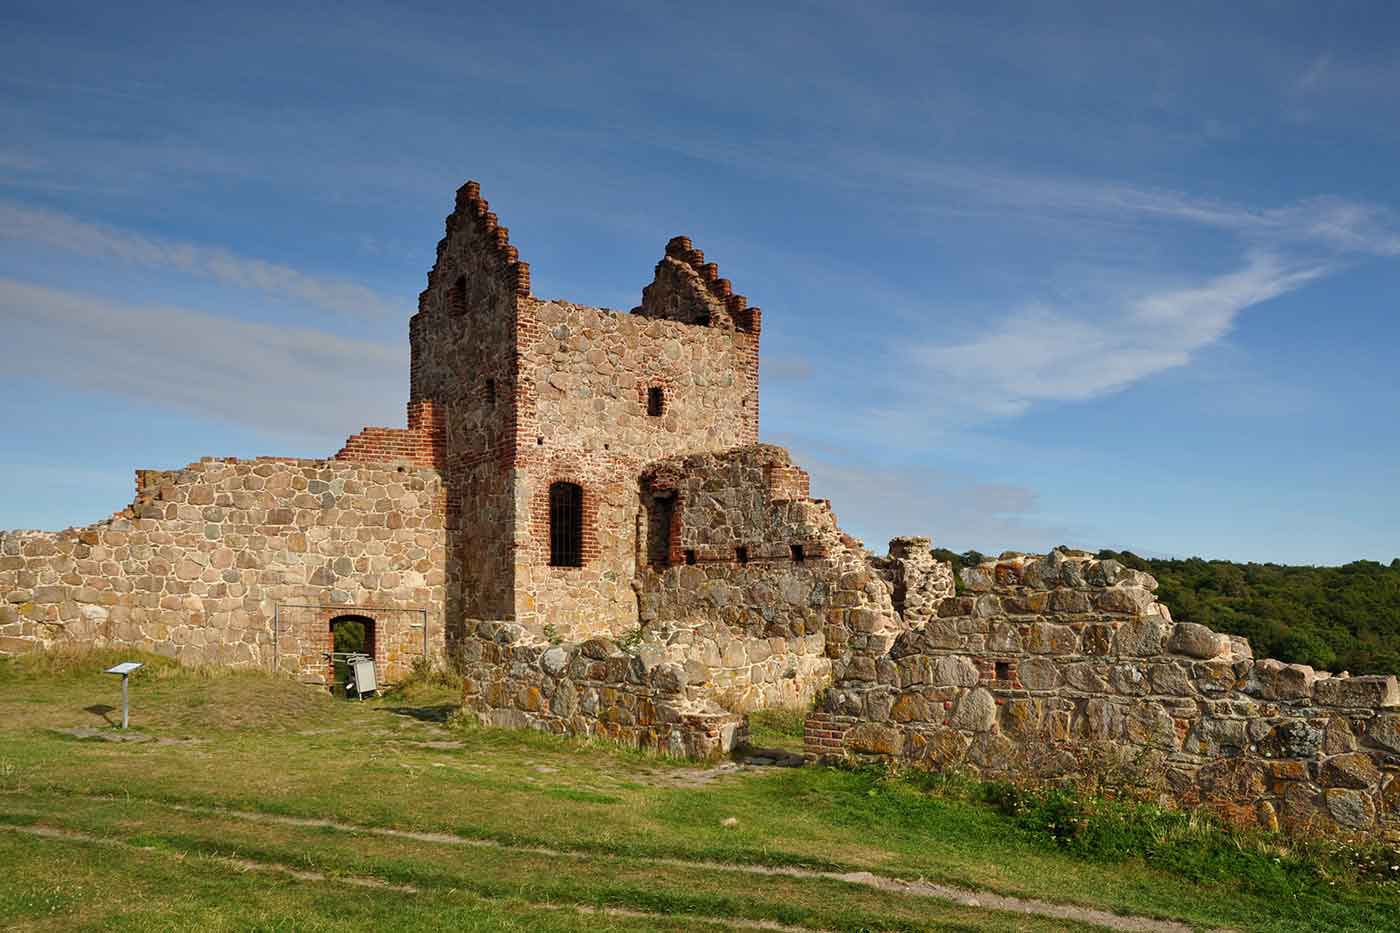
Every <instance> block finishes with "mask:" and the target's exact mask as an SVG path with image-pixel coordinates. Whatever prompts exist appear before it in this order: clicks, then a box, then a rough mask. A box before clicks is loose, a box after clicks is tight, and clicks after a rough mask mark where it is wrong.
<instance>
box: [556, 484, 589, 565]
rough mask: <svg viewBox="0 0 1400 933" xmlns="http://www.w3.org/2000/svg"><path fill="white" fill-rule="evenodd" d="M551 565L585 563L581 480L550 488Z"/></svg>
mask: <svg viewBox="0 0 1400 933" xmlns="http://www.w3.org/2000/svg"><path fill="white" fill-rule="evenodd" d="M549 564H550V566H551V567H582V566H583V487H582V486H580V485H578V484H577V483H555V484H553V485H552V486H550V487H549Z"/></svg>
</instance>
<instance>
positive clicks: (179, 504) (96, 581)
mask: <svg viewBox="0 0 1400 933" xmlns="http://www.w3.org/2000/svg"><path fill="white" fill-rule="evenodd" d="M442 498H443V484H442V480H441V477H440V476H439V474H438V473H437V472H436V471H433V470H428V469H419V468H413V467H410V466H408V465H407V464H398V465H392V464H379V465H368V464H360V463H354V462H349V461H343V460H329V461H326V460H283V459H270V458H269V459H259V460H220V459H213V458H206V459H204V460H201V461H199V462H198V463H193V464H190V465H189V466H187V467H185V468H184V469H181V470H169V471H157V470H139V471H137V495H136V498H135V501H134V502H133V503H132V504H131V505H130V506H129V507H128V508H126V509H124V510H123V511H121V512H118V513H117V514H116V515H114V516H112V517H111V518H109V519H107V520H106V521H103V522H98V523H97V524H94V525H90V526H88V527H86V528H79V529H68V530H66V531H60V532H33V531H17V532H3V533H0V652H3V653H7V654H9V653H19V652H24V651H31V650H35V649H40V648H56V647H61V646H65V645H83V646H95V647H117V648H133V649H140V650H145V651H151V652H154V653H157V654H163V655H167V656H169V657H173V658H175V659H177V660H179V661H181V662H182V663H186V664H213V665H220V666H229V667H246V668H262V669H269V670H270V669H272V668H273V666H274V663H276V666H277V667H279V668H280V669H282V670H284V671H286V672H288V673H292V674H296V675H299V676H303V677H305V678H306V679H310V680H318V681H323V680H324V677H325V669H324V668H323V667H322V666H321V659H320V654H321V652H322V651H325V650H326V649H327V647H328V646H329V643H330V631H329V616H328V617H326V618H325V619H322V620H319V621H318V622H315V623H311V622H306V621H304V620H305V619H306V617H307V613H306V612H304V611H295V612H294V611H290V610H289V612H288V618H287V620H285V621H284V620H282V619H281V618H278V620H277V621H278V623H279V626H278V629H279V630H278V631H277V632H275V633H274V615H279V616H280V613H279V612H278V610H277V607H278V606H279V605H287V606H291V605H294V604H295V605H316V606H367V607H371V608H369V609H365V610H359V609H356V610H349V609H347V610H346V612H347V613H348V614H355V615H361V616H366V617H368V618H370V619H371V620H372V621H374V622H375V624H376V629H377V633H378V635H379V639H378V644H377V648H378V651H379V653H380V655H381V658H380V660H381V663H382V664H383V665H384V667H383V668H382V672H381V677H382V678H383V679H384V680H386V681H392V680H395V679H397V678H399V677H401V676H402V675H403V674H404V673H406V672H407V670H408V667H409V665H410V664H411V663H412V661H413V659H414V658H416V657H419V656H421V655H422V652H423V631H422V629H421V628H419V627H417V624H421V619H422V616H421V614H419V613H414V612H409V611H406V610H415V609H424V610H427V617H428V624H429V629H428V631H429V638H430V644H429V650H430V652H431V653H434V654H440V653H441V650H442V644H443V626H442V617H443V613H442V593H443V583H444V573H443V561H444V555H445V548H444V540H443V502H442ZM377 610H382V612H377ZM415 623H417V624H415ZM274 658H275V659H276V661H275V662H274ZM308 659H314V660H310V661H309V660H308Z"/></svg>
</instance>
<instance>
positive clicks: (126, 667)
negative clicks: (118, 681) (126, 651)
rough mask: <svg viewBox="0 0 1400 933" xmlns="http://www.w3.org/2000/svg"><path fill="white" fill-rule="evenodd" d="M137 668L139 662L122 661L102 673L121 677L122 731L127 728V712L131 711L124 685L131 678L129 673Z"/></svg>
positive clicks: (139, 665)
mask: <svg viewBox="0 0 1400 933" xmlns="http://www.w3.org/2000/svg"><path fill="white" fill-rule="evenodd" d="M139 667H141V662H140V661H123V662H122V663H120V664H118V665H116V666H115V667H109V668H107V669H106V670H105V671H103V672H102V673H104V674H121V675H122V728H123V729H125V728H126V727H127V723H128V721H129V719H130V717H129V715H128V714H129V711H130V709H131V707H130V704H129V702H128V700H127V693H126V684H127V680H128V679H129V678H130V677H131V672H132V671H134V670H136V669H137V668H139Z"/></svg>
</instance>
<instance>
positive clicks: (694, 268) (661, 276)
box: [632, 236, 761, 333]
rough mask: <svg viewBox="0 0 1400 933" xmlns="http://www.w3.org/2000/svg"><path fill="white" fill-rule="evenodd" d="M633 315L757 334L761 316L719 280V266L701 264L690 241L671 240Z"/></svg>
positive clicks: (682, 238)
mask: <svg viewBox="0 0 1400 933" xmlns="http://www.w3.org/2000/svg"><path fill="white" fill-rule="evenodd" d="M632 313H633V314H641V315H645V316H648V317H661V318H667V319H669V320H675V321H681V322H683V323H686V324H700V325H707V326H711V327H714V326H720V327H732V328H734V329H735V330H740V331H744V332H746V333H757V332H758V329H759V322H760V320H761V312H760V311H759V309H758V308H751V307H749V302H748V299H747V298H746V297H744V296H743V295H739V294H735V292H734V285H733V283H732V282H730V281H729V279H724V278H720V274H719V266H718V265H717V264H716V263H713V262H706V261H705V253H704V251H703V250H699V249H696V248H695V246H694V244H692V243H691V241H690V237H687V236H675V237H671V239H670V241H669V242H667V244H666V254H665V255H664V256H662V258H661V261H660V262H658V263H657V264H656V277H655V278H654V279H653V280H652V283H651V284H650V285H648V286H647V287H646V288H644V289H642V303H641V305H640V306H638V307H636V308H633V309H632Z"/></svg>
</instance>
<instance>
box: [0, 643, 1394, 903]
mask: <svg viewBox="0 0 1400 933" xmlns="http://www.w3.org/2000/svg"><path fill="white" fill-rule="evenodd" d="M106 663H110V659H107V658H105V657H86V658H83V657H73V658H67V659H55V658H33V659H24V660H23V661H21V662H13V661H11V662H0V859H3V862H0V863H2V864H4V865H5V866H6V867H5V869H4V870H3V871H0V926H4V927H6V928H9V927H14V926H18V927H21V928H24V927H31V928H35V929H45V928H48V927H52V928H55V929H58V928H64V929H67V928H82V927H83V926H84V925H85V924H86V925H89V926H94V927H96V926H98V925H101V923H102V916H103V911H104V910H108V909H110V910H111V911H112V912H113V914H114V916H115V917H116V918H117V919H116V920H115V921H114V924H115V925H116V926H118V927H120V926H121V925H123V924H125V925H126V927H127V928H132V929H143V928H147V927H150V928H156V927H170V926H194V925H200V926H209V927H212V928H215V929H218V928H222V927H228V928H237V929H247V928H263V927H266V928H269V929H271V928H282V929H286V928H295V929H314V928H321V927H327V928H328V927H329V926H331V924H332V923H336V915H335V913H334V910H333V909H331V908H327V906H326V905H328V904H336V903H340V902H342V901H343V902H344V904H345V907H344V910H345V916H346V917H348V918H349V920H348V921H347V922H350V923H356V922H359V923H366V922H368V923H373V924H374V925H375V926H377V927H383V928H387V929H409V928H437V927H447V926H454V927H465V928H467V929H473V928H478V929H513V928H518V929H600V928H610V929H658V928H660V929H693V928H701V929H703V928H706V927H705V923H706V922H708V921H703V920H698V919H695V918H696V916H704V917H709V918H715V917H720V918H747V919H750V920H771V921H776V922H780V923H788V924H796V925H801V926H811V927H820V928H824V929H839V930H856V929H899V930H920V929H1027V930H1030V929H1047V930H1048V929H1065V928H1066V925H1065V921H1060V920H1046V919H1038V918H1034V917H1030V918H1028V917H1025V916H1019V915H1015V914H1008V913H1000V912H995V911H988V910H975V909H970V908H965V907H959V906H956V905H953V904H951V903H948V902H944V901H938V900H933V899H930V898H924V897H912V896H909V895H901V894H898V893H893V892H879V891H874V890H871V889H870V888H868V887H859V886H855V885H851V884H846V883H842V882H838V881H833V880H830V879H822V878H806V877H804V878H792V877H785V876H772V875H768V876H759V875H754V874H744V873H737V872H726V871H719V870H716V869H713V868H706V867H699V866H690V865H673V864H667V865H664V866H662V865H658V864H657V863H656V862H655V861H652V860H654V859H658V858H667V859H678V860H683V861H686V862H698V861H716V862H725V863H735V864H744V865H758V866H763V865H768V866H803V867H809V868H818V869H833V870H839V871H851V870H859V871H870V872H874V873H876V874H879V875H885V876H890V877H898V878H918V877H923V878H927V879H929V880H930V881H936V882H942V883H949V884H954V885H957V886H961V887H967V888H975V889H980V890H986V891H990V892H996V893H1000V894H1005V895H1012V896H1020V897H1031V898H1038V899H1042V900H1048V901H1055V902H1063V903H1074V904H1078V905H1083V906H1086V907H1092V908H1098V909H1105V910H1110V911H1118V912H1127V913H1133V914H1140V915H1144V916H1150V917H1158V918H1169V919H1177V920H1180V921H1183V922H1186V923H1189V924H1192V925H1194V926H1197V927H1200V928H1208V927H1230V928H1233V929H1239V930H1300V931H1301V930H1317V929H1337V930H1342V929H1357V930H1362V929H1365V930H1382V929H1400V883H1397V882H1393V881H1386V880H1383V879H1384V878H1385V877H1386V872H1387V871H1388V866H1384V865H1380V864H1379V863H1378V862H1377V858H1378V856H1377V850H1352V849H1347V848H1342V847H1336V848H1332V849H1327V848H1324V847H1322V846H1321V845H1312V846H1308V845H1285V844H1283V842H1282V840H1279V839H1277V838H1273V839H1271V838H1267V837H1258V836H1250V835H1242V834H1237V833H1227V832H1224V831H1222V830H1220V829H1219V828H1218V827H1215V826H1214V825H1213V824H1211V823H1210V822H1209V821H1206V820H1201V819H1199V818H1192V817H1188V816H1185V815H1182V814H1177V813H1170V812H1165V811H1158V810H1155V809H1153V808H1144V807H1139V806H1135V805H1129V804H1114V803H1111V802H1102V801H1087V802H1086V801H1082V800H1079V799H1078V798H1075V797H1073V796H1066V795H1055V794H1038V795H1035V794H1025V793H1022V792H1018V791H1015V790H1014V789H1011V788H1005V787H996V786H988V785H981V784H974V783H971V782H965V781H957V780H950V779H938V778H930V777H927V776H919V775H891V774H888V773H886V772H883V771H879V770H844V769H834V768H810V767H809V768H802V769H779V768H773V769H753V770H744V771H741V772H732V771H730V772H716V771H715V770H714V769H713V768H712V767H707V766H700V765H691V764H687V763H681V762H674V761H668V760H664V759H657V758H652V757H648V756H645V755H643V754H640V753H638V752H631V751H626V750H622V749H619V748H617V747H615V746H613V745H611V744H610V743H605V742H583V741H577V740H564V739H558V738H554V737H550V736H545V735H540V734H536V733H513V732H502V731H494V730H482V729H476V728H470V727H466V726H464V725H462V724H461V723H460V722H459V721H455V720H454V721H452V722H445V721H444V720H446V719H447V716H448V714H449V713H450V712H451V710H452V709H453V708H454V704H455V692H454V691H453V690H452V689H451V688H450V687H447V686H444V685H442V683H441V682H440V681H434V680H433V679H432V678H423V679H421V680H419V681H416V682H415V683H414V684H411V685H409V687H407V688H406V689H404V690H401V691H398V692H395V693H392V694H390V695H388V696H386V697H383V698H381V699H377V700H372V701H366V702H363V703H356V702H350V701H345V700H340V699H332V698H330V697H328V696H326V695H325V694H324V693H323V692H318V691H315V690H312V689H309V688H305V687H301V686H298V685H296V684H291V683H288V682H286V681H281V680H276V679H272V678H268V677H263V676H259V675H252V674H226V673H225V674H217V673H209V672H187V671H181V670H179V669H175V668H172V667H170V666H168V665H164V664H159V663H155V664H152V666H151V668H149V669H148V670H147V671H143V672H142V673H141V674H138V675H137V677H136V678H134V679H133V684H132V728H133V730H139V731H141V732H143V733H145V734H147V735H150V736H153V737H157V738H160V739H166V740H175V741H168V742H165V743H164V744H158V743H157V742H154V741H153V742H146V743H140V744H134V743H125V742H123V743H117V742H105V741H100V740H93V739H76V738H73V737H71V736H68V735H64V734H62V733H59V732H57V731H55V730H57V729H66V728H71V727H73V726H78V725H90V726H97V727H99V728H102V729H106V728H108V727H107V726H106V725H105V720H104V718H103V717H104V715H105V716H108V717H110V713H106V714H104V713H101V712H92V711H90V710H93V709H98V710H100V709H101V708H102V707H103V706H111V705H115V703H117V702H119V700H117V699H116V698H117V696H118V690H117V684H116V682H115V678H112V677H104V676H103V675H101V674H100V673H94V671H100V670H101V667H102V666H104V664H106ZM754 725H755V728H754V731H755V733H756V734H757V736H760V737H761V738H756V739H755V743H754V744H755V745H766V746H774V745H778V744H779V742H777V741H773V740H771V739H769V738H768V736H769V735H772V736H776V737H777V738H778V739H780V740H785V741H786V742H788V743H789V744H788V747H792V746H791V743H792V741H793V740H794V738H797V737H798V735H799V733H797V731H796V730H797V729H798V727H799V726H800V719H799V718H797V717H795V716H788V717H782V716H774V715H772V714H765V715H764V716H760V717H757V719H756V722H755V724H754ZM191 806H192V807H203V808H216V809H230V810H242V811H252V812H257V813H264V814H282V815H289V816H296V817H304V818H317V819H322V818H324V819H333V820H338V821H342V822H344V823H348V824H355V825H358V826H361V827H392V828H397V829H404V830H415V831H429V832H440V833H447V834H450V835H452V836H454V837H457V838H460V839H463V840H476V841H483V842H492V843H498V844H501V845H504V846H507V847H509V848H490V847H488V848H483V847H481V846H479V845H478V846H462V845H447V844H443V843H440V842H425V841H420V840H412V839H403V838H392V837H385V836H382V835H371V834H367V833H364V832H356V833H349V832H343V831H335V830H327V829H322V828H316V827H305V826H287V825H282V824H276V823H254V822H249V821H247V820H239V819H234V818H231V817H230V816H228V815H227V814H218V813H213V814H211V813H205V812H190V811H189V810H186V809H177V807H191ZM38 825H41V826H45V827H53V828H59V829H64V830H69V831H72V832H75V833H82V834H86V835H88V836H95V837H100V838H104V839H110V840H112V841H114V842H115V843H118V844H119V845H118V846H117V847H111V848H109V847H102V846H97V845H96V844H94V843H91V842H83V841H79V840H71V839H65V840H54V839H34V838H31V837H27V836H24V835H22V834H21V832H20V831H19V829H16V827H18V828H21V829H22V828H23V827H32V826H38ZM6 827H10V828H6ZM142 847H146V848H142ZM532 848H545V849H549V850H552V854H548V853H539V852H533V851H528V850H529V849H532ZM225 857H236V858H245V859H252V860H253V861H255V862H260V863H277V864H284V865H291V866H294V867H298V868H310V869H314V870H316V871H318V872H321V873H322V874H325V875H328V876H331V877H333V878H334V877H344V876H356V877H366V878H376V879H380V880H381V881H385V882H392V883H394V884H410V885H413V886H414V887H415V888H418V889H419V893H418V894H416V895H403V894H397V893H394V892H392V891H383V890H375V891H371V890H367V889H363V888H357V887H353V886H350V885H346V884H340V883H336V882H333V881H298V880H294V879H289V878H287V877H285V876H281V875H277V874H269V873H267V872H238V871H234V870H231V869H229V867H228V866H227V865H226V864H224V863H222V862H220V861H219V859H220V858H225ZM12 867H13V870H12ZM69 877H73V878H74V879H75V882H74V884H72V885H69V884H67V882H66V879H67V878H69ZM60 882H62V883H60ZM142 892H146V893H145V894H143V893H142ZM385 904H388V905H396V906H394V907H393V908H392V909H391V908H389V907H385V906H383V905H385ZM245 905H246V909H244V908H245ZM542 905H552V906H560V905H562V906H564V907H568V908H569V909H568V910H551V909H546V908H545V907H544V906H542ZM579 905H582V906H585V907H590V908H601V907H619V908H624V909H627V910H633V911H643V912H646V913H648V914H656V915H664V916H666V917H671V918H675V917H678V916H679V915H686V917H684V918H682V919H680V920H676V921H675V922H676V924H677V925H675V926H665V925H660V923H661V922H660V921H659V920H657V919H656V917H651V918H647V919H635V920H634V919H627V918H622V917H616V916H605V915H599V914H579V913H577V912H576V911H575V910H574V909H573V908H574V907H576V906H579ZM322 910H330V912H328V913H324V914H322V913H320V911H322ZM670 922H671V921H670V920H667V921H666V923H670ZM511 924H515V926H511ZM337 925H342V926H343V924H339V923H337Z"/></svg>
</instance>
